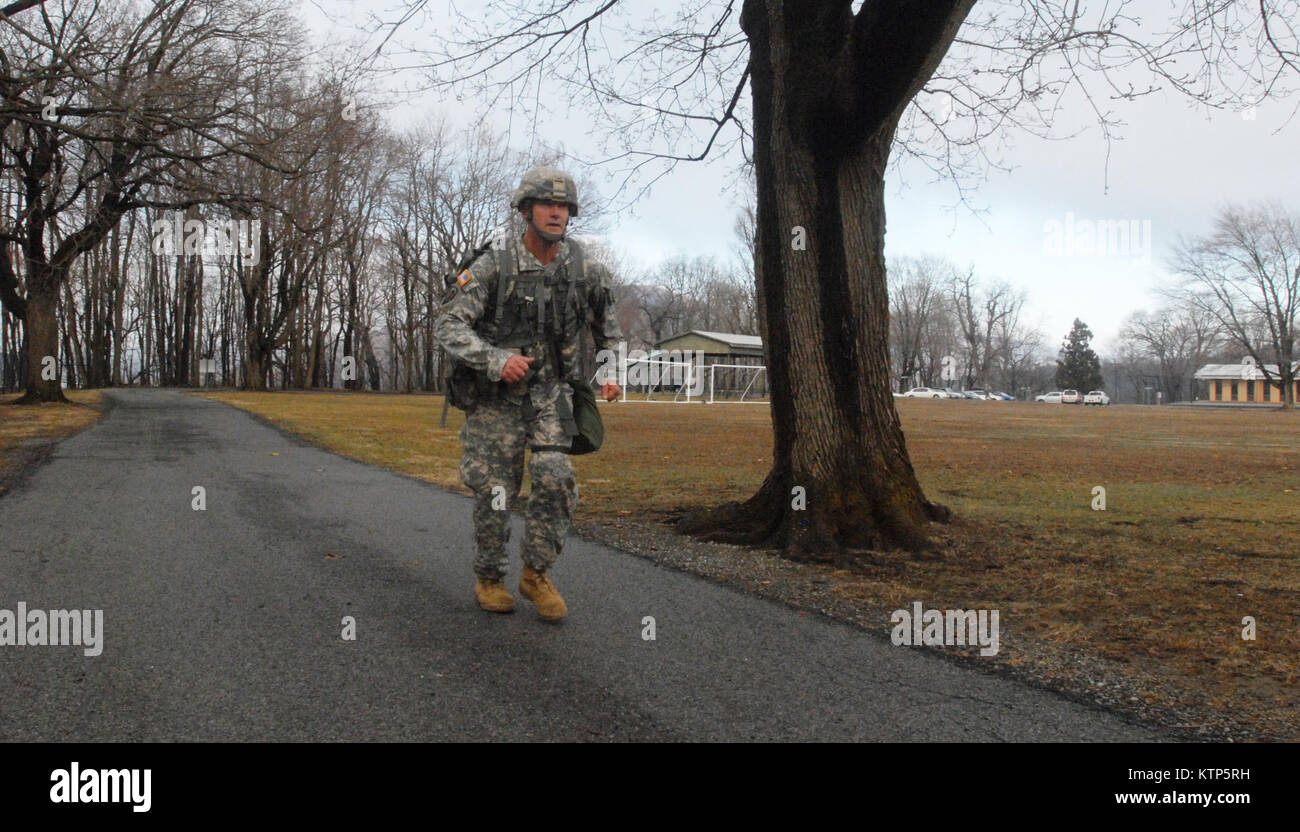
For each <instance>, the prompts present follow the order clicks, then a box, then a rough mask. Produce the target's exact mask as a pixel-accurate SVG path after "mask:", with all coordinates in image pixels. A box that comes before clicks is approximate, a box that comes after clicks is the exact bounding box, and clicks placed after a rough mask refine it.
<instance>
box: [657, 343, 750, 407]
mask: <svg viewBox="0 0 1300 832" xmlns="http://www.w3.org/2000/svg"><path fill="white" fill-rule="evenodd" d="M654 347H655V350H656V351H659V350H662V351H665V352H669V351H672V350H692V351H693V352H694V353H695V354H696V355H697V357H696V359H695V360H696V363H697V364H701V365H703V367H705V368H706V369H705V370H704V373H705V375H704V378H705V379H707V378H708V373H709V370H708V369H707V368H708V367H709V366H710V365H713V364H732V365H734V364H739V365H742V366H746V367H760V366H764V365H765V364H766V361H765V360H764V358H763V339H762V338H760V337H759V336H757V335H737V334H735V333H732V332H707V331H705V330H702V329H692V330H689V331H687V332H682V333H678V334H677V335H673V336H672V337H670V338H664V339H662V340H660V341H657V342H656V343H655V345H654ZM701 354H702V355H703V356H704V358H703V361H700V359H699V358H698V355H701ZM713 373H714V377H715V383H716V386H717V391H718V394H719V395H723V393H724V391H725V392H727V393H731V394H739V393H741V392H745V394H746V395H747V396H759V397H761V396H766V395H767V378H766V376H767V374H766V373H758V374H757V375H755V374H754V373H752V372H748V371H743V370H736V369H724V368H721V367H720V368H718V369H717V370H714V371H713ZM746 391H747V392H746Z"/></svg>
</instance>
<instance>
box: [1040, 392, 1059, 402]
mask: <svg viewBox="0 0 1300 832" xmlns="http://www.w3.org/2000/svg"><path fill="white" fill-rule="evenodd" d="M1034 401H1036V402H1047V403H1048V404H1060V403H1061V391H1060V390H1056V391H1054V392H1051V393H1044V394H1042V395H1041V396H1034Z"/></svg>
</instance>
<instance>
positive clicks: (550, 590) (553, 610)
mask: <svg viewBox="0 0 1300 832" xmlns="http://www.w3.org/2000/svg"><path fill="white" fill-rule="evenodd" d="M519 591H520V592H522V593H523V594H524V597H526V598H527V599H528V600H530V601H532V602H533V603H534V604H536V605H537V614H538V615H539V616H541V617H542V618H543V619H545V620H546V621H559V620H560V619H561V618H563V617H564V616H566V615H568V614H569V608H568V607H566V606H564V599H563V598H561V597H560V593H558V592H556V591H555V585H554V584H552V583H551V579H550V578H548V577H546V575H545V574H543V573H541V572H537V571H535V570H533V568H532V567H530V566H525V567H524V574H523V577H521V578H520V579H519Z"/></svg>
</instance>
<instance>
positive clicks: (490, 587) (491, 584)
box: [474, 578, 515, 612]
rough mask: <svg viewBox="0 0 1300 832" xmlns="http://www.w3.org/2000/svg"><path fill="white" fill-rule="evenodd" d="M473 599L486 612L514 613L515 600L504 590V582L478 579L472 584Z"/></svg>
mask: <svg viewBox="0 0 1300 832" xmlns="http://www.w3.org/2000/svg"><path fill="white" fill-rule="evenodd" d="M474 597H475V598H477V599H478V605H479V606H480V607H482V608H483V609H485V610H487V611H488V612H514V611H515V599H514V597H513V596H511V594H510V592H509V590H507V589H506V584H505V581H489V580H485V579H483V578H479V579H478V583H476V584H474Z"/></svg>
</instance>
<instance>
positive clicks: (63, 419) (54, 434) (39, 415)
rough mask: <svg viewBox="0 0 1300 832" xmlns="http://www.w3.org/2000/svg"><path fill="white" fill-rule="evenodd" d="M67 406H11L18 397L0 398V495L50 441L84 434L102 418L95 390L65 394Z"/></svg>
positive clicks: (100, 405)
mask: <svg viewBox="0 0 1300 832" xmlns="http://www.w3.org/2000/svg"><path fill="white" fill-rule="evenodd" d="M65 392H66V395H67V397H68V399H69V400H71V404H43V405H33V406H27V405H24V406H22V407H16V406H13V403H14V402H15V401H17V400H18V399H19V398H21V396H22V394H21V393H13V394H10V395H5V396H0V494H3V493H4V492H5V491H6V490H8V486H9V483H10V480H11V478H12V477H13V476H14V475H15V474H17V473H19V472H20V470H21V469H22V468H23V467H24V466H25V465H27V464H29V463H30V462H31V461H32V460H33V459H34V458H35V457H37V456H39V453H40V451H41V449H42V448H43V446H45V445H47V444H48V442H49V441H50V440H54V439H62V438H63V437H66V436H71V435H72V434H74V433H77V432H78V431H81V430H84V429H86V428H88V427H90V426H91V425H93V424H94V423H95V422H97V421H99V417H100V416H101V415H102V414H103V410H104V404H103V398H102V397H101V396H100V394H99V391H98V390H69V391H65Z"/></svg>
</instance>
